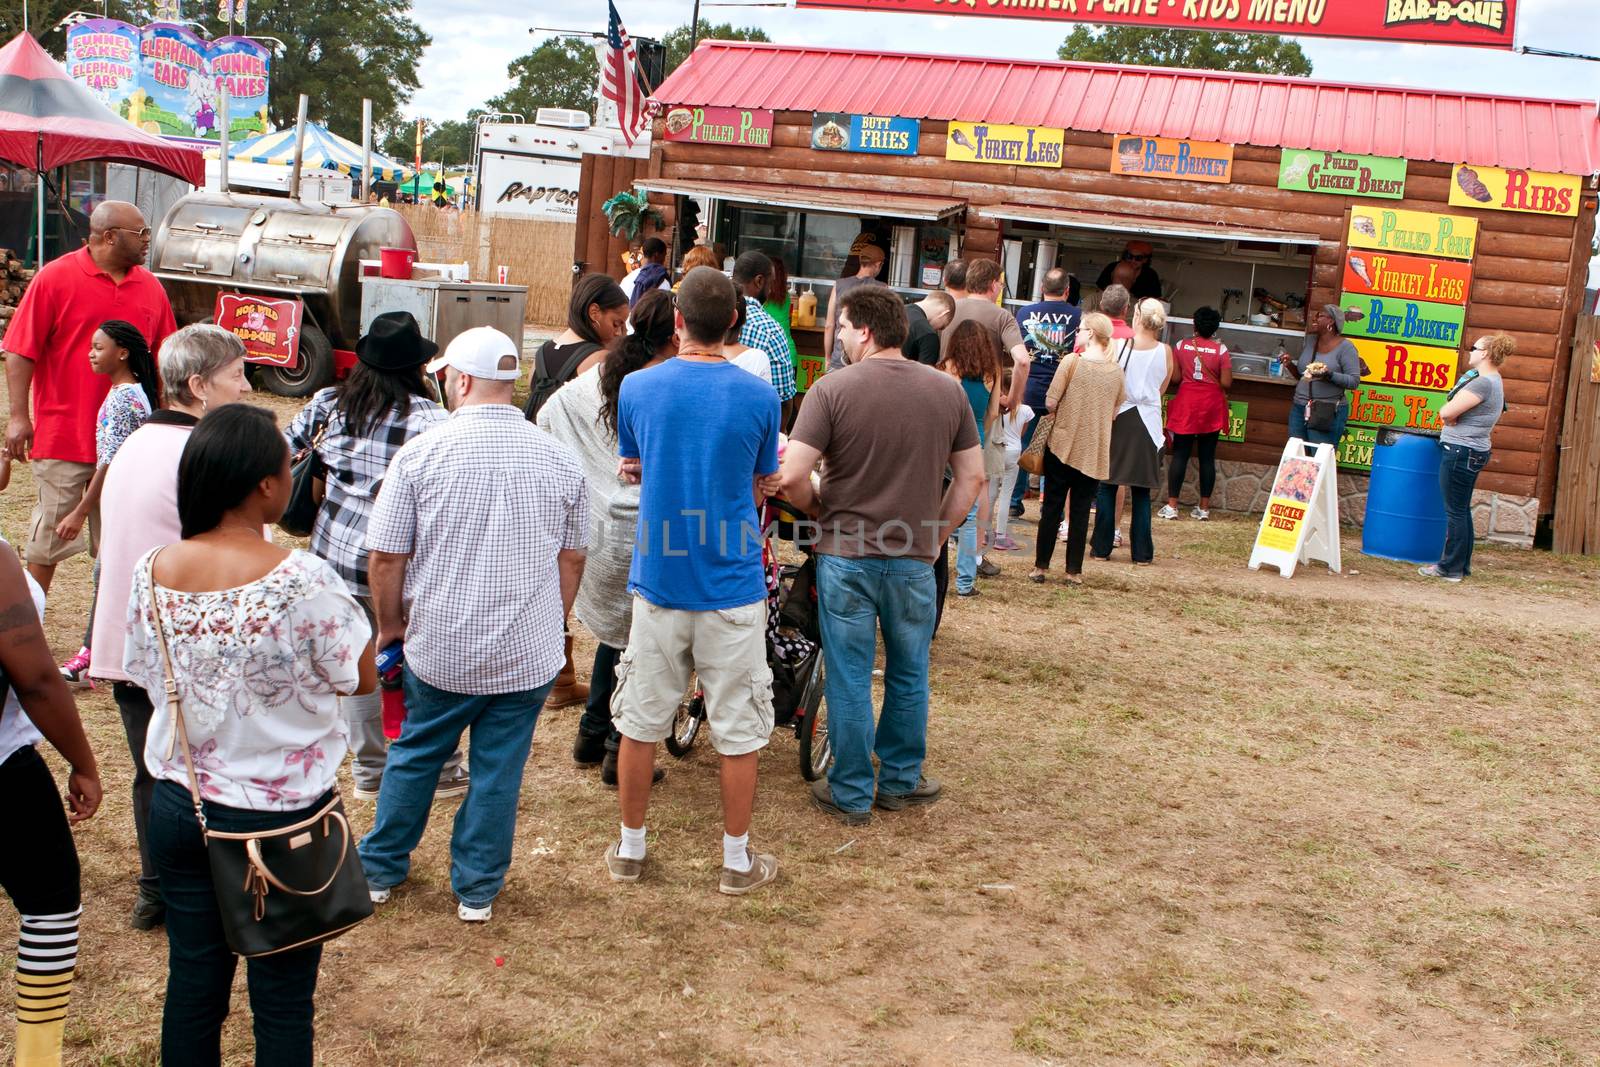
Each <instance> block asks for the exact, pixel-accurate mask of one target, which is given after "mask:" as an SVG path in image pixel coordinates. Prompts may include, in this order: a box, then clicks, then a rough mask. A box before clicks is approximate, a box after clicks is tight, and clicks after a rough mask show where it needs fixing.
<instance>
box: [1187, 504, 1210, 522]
mask: <svg viewBox="0 0 1600 1067" xmlns="http://www.w3.org/2000/svg"><path fill="white" fill-rule="evenodd" d="M1189 517H1190V518H1195V519H1199V520H1200V521H1201V522H1206V521H1207V520H1209V519H1210V518H1211V512H1210V511H1208V510H1206V509H1205V508H1202V507H1198V506H1197V507H1196V508H1195V509H1194V510H1193V511H1191V512H1189Z"/></svg>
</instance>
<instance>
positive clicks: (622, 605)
mask: <svg viewBox="0 0 1600 1067" xmlns="http://www.w3.org/2000/svg"><path fill="white" fill-rule="evenodd" d="M628 322H629V325H630V326H631V327H632V332H631V333H626V334H624V335H622V336H620V337H618V338H616V339H615V340H614V341H612V342H611V345H610V346H609V348H608V350H607V352H606V354H605V358H604V359H603V360H601V361H600V362H599V363H598V364H597V365H596V366H593V367H590V368H589V369H588V370H586V371H584V372H583V373H582V374H580V375H578V376H577V377H576V378H574V379H572V381H571V382H569V383H567V384H566V385H565V386H563V387H562V388H561V389H559V390H558V391H557V392H556V393H555V394H554V395H552V396H551V397H550V399H549V400H548V401H546V402H545V405H544V406H543V407H542V408H540V409H539V417H538V420H537V421H538V424H539V428H540V429H542V430H545V431H547V432H548V433H550V434H551V435H552V436H554V437H555V438H556V439H557V440H559V441H561V442H562V443H563V444H565V445H566V446H567V447H569V448H571V449H572V451H573V452H574V453H576V454H577V456H578V460H579V462H580V463H582V464H583V476H584V479H585V480H586V481H587V482H588V483H589V554H588V561H587V563H586V564H585V565H584V568H583V581H582V582H581V583H580V584H579V586H578V597H577V600H576V601H574V603H573V605H572V613H573V614H574V615H576V616H577V617H578V621H579V622H581V623H583V625H584V626H586V627H588V629H589V632H590V633H592V634H594V636H595V639H596V640H597V641H598V642H599V645H598V646H597V647H596V648H595V651H594V670H593V671H592V672H591V673H590V676H589V701H588V704H587V705H586V706H585V708H584V712H583V718H581V719H580V720H579V721H578V738H577V741H576V742H575V743H574V744H573V746H572V758H573V759H574V760H575V761H577V763H578V764H579V765H580V766H585V767H592V766H594V765H595V764H602V766H601V768H600V779H601V781H602V782H604V783H605V784H606V785H609V786H615V785H616V784H617V745H618V740H619V737H618V734H617V732H616V730H615V729H614V728H613V727H612V725H611V693H612V690H613V689H614V688H615V687H616V668H617V660H618V659H619V658H620V657H621V656H622V650H623V649H625V648H627V647H628V630H629V628H630V627H631V626H632V624H633V598H632V597H630V596H629V595H628V568H629V567H630V566H631V565H632V563H633V542H634V534H635V531H636V529H637V527H638V524H639V487H638V485H630V484H628V483H627V482H625V481H623V480H622V479H621V478H619V477H618V476H617V393H618V391H619V390H621V388H622V379H623V378H624V377H626V376H627V375H629V374H631V373H633V372H634V371H636V370H643V369H644V368H645V367H653V366H655V365H656V364H657V363H660V362H661V361H663V360H666V359H670V358H671V357H672V356H674V355H676V354H677V350H678V347H677V346H678V341H677V337H676V336H675V334H674V333H673V320H672V294H671V293H669V292H666V291H664V290H659V289H657V290H652V291H651V292H648V293H646V294H645V295H644V296H642V297H640V299H639V302H638V303H637V304H635V305H634V307H633V312H632V314H631V315H630V316H629V317H628ZM656 776H657V778H658V779H659V778H660V777H661V771H659V770H657V771H656Z"/></svg>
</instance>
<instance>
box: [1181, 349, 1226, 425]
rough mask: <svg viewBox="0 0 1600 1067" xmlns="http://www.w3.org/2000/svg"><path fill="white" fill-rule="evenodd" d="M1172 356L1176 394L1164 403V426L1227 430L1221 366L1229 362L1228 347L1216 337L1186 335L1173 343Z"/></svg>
mask: <svg viewBox="0 0 1600 1067" xmlns="http://www.w3.org/2000/svg"><path fill="white" fill-rule="evenodd" d="M1172 358H1173V360H1174V362H1176V363H1177V365H1178V376H1177V382H1178V393H1177V395H1176V396H1174V397H1173V398H1172V402H1171V403H1169V404H1168V405H1167V429H1168V430H1170V431H1172V432H1173V433H1174V434H1196V433H1220V432H1221V431H1223V430H1226V429H1227V428H1228V394H1227V393H1225V392H1223V390H1222V368H1223V367H1225V366H1227V364H1228V346H1227V345H1225V344H1223V343H1222V342H1221V341H1218V340H1216V339H1215V338H1211V339H1207V338H1204V337H1186V338H1184V339H1183V340H1182V341H1179V342H1178V343H1177V344H1175V345H1173V346H1172Z"/></svg>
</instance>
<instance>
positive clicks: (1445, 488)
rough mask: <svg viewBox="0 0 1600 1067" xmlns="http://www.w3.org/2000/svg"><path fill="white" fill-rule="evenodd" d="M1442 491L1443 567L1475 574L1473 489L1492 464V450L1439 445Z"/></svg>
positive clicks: (1453, 574) (1453, 572) (1446, 571)
mask: <svg viewBox="0 0 1600 1067" xmlns="http://www.w3.org/2000/svg"><path fill="white" fill-rule="evenodd" d="M1439 447H1440V448H1441V449H1442V450H1443V451H1444V454H1443V455H1442V456H1441V457H1440V458H1439V490H1440V492H1442V493H1443V494H1444V554H1443V555H1441V556H1440V557H1439V570H1440V571H1441V572H1442V573H1444V574H1448V575H1450V576H1451V577H1452V578H1455V577H1462V578H1464V577H1466V576H1467V575H1469V574H1471V573H1472V539H1473V537H1474V531H1473V529H1472V490H1473V488H1474V487H1475V486H1476V485H1477V484H1478V475H1479V474H1481V473H1482V472H1483V468H1484V467H1485V466H1487V465H1488V463H1489V450H1488V449H1487V448H1485V449H1482V450H1480V449H1476V448H1468V447H1467V446H1466V445H1446V444H1441V445H1440V446H1439Z"/></svg>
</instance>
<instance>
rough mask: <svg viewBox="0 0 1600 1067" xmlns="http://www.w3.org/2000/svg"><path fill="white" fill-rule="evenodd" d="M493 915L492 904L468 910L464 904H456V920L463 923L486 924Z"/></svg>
mask: <svg viewBox="0 0 1600 1067" xmlns="http://www.w3.org/2000/svg"><path fill="white" fill-rule="evenodd" d="M493 914H494V905H493V904H485V905H484V906H483V907H481V908H469V907H467V906H466V905H465V904H461V903H457V904H456V918H458V919H460V920H461V921H462V922H464V923H486V922H488V921H489V917H490V916H491V915H493Z"/></svg>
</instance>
